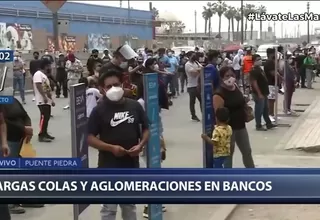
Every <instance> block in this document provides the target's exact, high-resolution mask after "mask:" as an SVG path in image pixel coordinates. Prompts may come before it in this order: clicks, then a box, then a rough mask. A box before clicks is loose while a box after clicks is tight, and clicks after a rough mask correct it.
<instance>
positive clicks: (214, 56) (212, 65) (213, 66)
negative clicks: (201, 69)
mask: <svg viewBox="0 0 320 220" xmlns="http://www.w3.org/2000/svg"><path fill="white" fill-rule="evenodd" d="M207 57H208V65H207V66H206V68H207V69H208V71H209V70H210V72H211V76H212V89H213V90H214V91H215V90H217V89H218V88H219V85H220V77H219V73H218V70H217V62H218V59H219V58H218V57H219V51H217V50H209V52H208V55H207Z"/></svg>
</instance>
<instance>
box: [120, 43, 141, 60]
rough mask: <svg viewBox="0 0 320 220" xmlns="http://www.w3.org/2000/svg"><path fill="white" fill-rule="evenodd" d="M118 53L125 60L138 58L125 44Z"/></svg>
mask: <svg viewBox="0 0 320 220" xmlns="http://www.w3.org/2000/svg"><path fill="white" fill-rule="evenodd" d="M118 52H119V53H120V54H121V55H122V56H123V57H124V58H125V59H126V60H131V59H133V58H135V57H137V56H139V55H138V54H137V53H136V52H134V50H133V49H132V48H131V47H130V46H129V45H128V44H125V45H123V46H121V47H120V49H119V50H118Z"/></svg>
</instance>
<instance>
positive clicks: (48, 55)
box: [41, 50, 54, 64]
mask: <svg viewBox="0 0 320 220" xmlns="http://www.w3.org/2000/svg"><path fill="white" fill-rule="evenodd" d="M41 59H42V60H43V59H47V60H49V61H50V62H51V64H53V63H54V59H53V57H52V56H51V54H49V51H48V50H45V51H44V55H43V56H42V57H41Z"/></svg>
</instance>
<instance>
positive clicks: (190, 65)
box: [185, 61, 201, 88]
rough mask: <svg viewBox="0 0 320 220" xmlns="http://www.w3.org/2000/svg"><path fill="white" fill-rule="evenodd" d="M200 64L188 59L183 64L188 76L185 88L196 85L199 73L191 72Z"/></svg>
mask: <svg viewBox="0 0 320 220" xmlns="http://www.w3.org/2000/svg"><path fill="white" fill-rule="evenodd" d="M200 67H201V65H200V64H199V63H197V62H190V61H188V62H187V63H186V65H185V71H186V74H187V78H188V83H187V88H193V87H197V86H198V78H199V76H200V75H196V76H192V75H191V72H193V71H195V70H198V69H199V68H200Z"/></svg>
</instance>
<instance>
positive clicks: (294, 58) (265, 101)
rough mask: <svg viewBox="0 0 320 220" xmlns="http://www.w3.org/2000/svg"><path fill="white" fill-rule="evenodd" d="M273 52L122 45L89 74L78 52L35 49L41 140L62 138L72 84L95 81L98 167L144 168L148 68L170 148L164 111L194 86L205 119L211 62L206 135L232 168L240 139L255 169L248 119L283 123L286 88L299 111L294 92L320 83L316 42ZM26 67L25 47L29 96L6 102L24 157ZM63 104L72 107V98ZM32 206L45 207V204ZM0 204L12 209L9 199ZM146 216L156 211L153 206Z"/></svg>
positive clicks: (18, 209)
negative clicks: (279, 117)
mask: <svg viewBox="0 0 320 220" xmlns="http://www.w3.org/2000/svg"><path fill="white" fill-rule="evenodd" d="M266 53H267V60H262V58H261V56H260V55H259V54H256V53H255V51H254V50H253V49H252V48H251V47H246V48H244V49H239V50H238V51H235V52H233V53H224V52H223V51H218V50H209V51H207V52H200V51H199V49H198V48H197V47H196V48H195V49H194V50H193V51H180V53H179V54H175V51H173V50H171V49H166V48H160V49H158V50H151V49H148V48H145V50H144V51H141V52H136V51H134V50H133V49H132V48H131V47H130V46H129V45H122V46H121V47H119V48H118V49H117V50H116V51H114V53H113V54H112V55H111V54H110V52H109V51H108V50H105V51H104V53H103V56H102V57H99V52H98V50H92V53H91V55H90V57H89V58H88V60H87V64H86V67H87V72H88V74H85V68H84V66H83V64H82V62H81V61H80V60H79V59H77V57H76V56H75V55H74V54H73V53H68V54H63V53H60V54H59V55H58V56H57V57H55V56H53V55H51V54H49V53H48V52H46V53H45V54H44V55H43V56H42V57H41V58H40V56H39V53H38V52H34V53H33V56H34V59H33V60H32V61H31V62H30V64H29V71H30V74H31V75H32V82H33V91H34V99H33V101H34V102H35V103H36V105H37V107H38V109H39V112H40V115H41V116H40V131H39V133H38V141H40V142H52V141H54V139H55V137H53V136H51V135H50V134H49V132H48V128H49V122H50V119H51V118H52V117H53V116H52V115H51V108H52V107H54V106H55V99H57V98H60V97H61V95H62V96H63V97H64V98H68V96H69V89H70V86H72V85H75V84H77V83H84V84H85V85H86V87H87V89H86V97H87V98H86V100H87V117H88V133H89V134H88V143H89V145H90V146H91V147H93V148H95V149H97V150H98V151H99V158H98V167H99V168H138V167H139V162H141V158H139V155H140V153H141V152H143V151H144V148H145V145H146V143H147V141H148V138H149V122H148V119H147V116H146V114H145V111H144V91H143V90H144V86H143V77H142V76H143V74H145V73H151V72H153V73H158V76H159V79H158V82H159V83H158V84H159V90H158V97H159V109H160V111H159V118H160V123H159V130H160V137H159V138H160V139H161V141H162V145H161V146H162V151H161V152H162V153H165V137H164V134H163V130H164V127H165V126H163V124H162V120H161V112H162V110H164V109H166V110H168V109H169V108H170V106H171V105H173V104H174V99H175V98H178V97H179V96H180V95H181V94H182V93H184V92H185V91H186V92H187V93H188V95H189V111H190V118H191V120H193V121H196V122H200V119H199V117H198V115H199V113H198V114H197V113H196V108H195V106H196V102H197V101H198V103H199V104H200V110H201V86H202V85H201V80H200V75H201V74H202V73H203V68H207V70H208V72H210V74H211V77H212V90H213V103H212V108H213V111H214V112H215V116H216V118H215V122H216V126H215V128H214V129H213V132H212V134H202V138H203V140H204V141H206V142H207V143H209V144H212V145H214V146H215V147H214V155H213V157H214V160H213V161H214V164H213V167H215V168H231V167H232V156H233V152H234V149H235V144H237V146H238V148H239V150H240V152H241V154H242V158H243V164H244V166H245V167H246V168H254V167H255V164H254V161H253V157H252V153H251V146H250V139H249V135H248V131H247V128H246V123H248V122H249V121H251V120H253V119H255V124H256V130H258V131H267V130H269V129H273V128H274V127H276V126H277V125H276V124H275V123H274V122H275V118H274V115H275V109H274V106H275V101H276V100H275V99H276V95H275V94H276V92H278V91H279V93H280V94H281V93H283V91H284V90H285V95H286V98H285V99H284V100H285V102H284V112H285V113H286V114H295V112H293V111H292V110H291V100H292V96H293V92H294V91H295V89H296V88H298V87H301V88H308V89H312V83H313V80H314V79H315V75H317V71H318V68H317V67H318V66H317V63H318V61H317V58H316V53H315V49H314V48H312V47H311V48H304V49H301V48H297V49H296V50H295V51H293V53H287V52H284V49H283V48H282V47H278V48H268V49H267V51H266ZM25 69H26V65H25V63H24V61H23V59H22V57H21V54H19V53H15V58H14V62H13V79H14V80H13V87H14V90H19V92H20V96H21V103H20V102H19V101H18V100H17V99H15V101H14V103H13V104H12V105H6V106H3V107H2V108H1V112H0V133H1V136H2V138H1V140H2V148H1V149H2V151H3V155H4V156H10V157H19V152H20V149H21V140H22V139H25V141H27V142H28V141H30V140H31V138H32V136H33V129H32V125H31V120H30V117H29V116H28V113H27V112H26V111H25V110H24V107H23V104H26V99H25V95H24V84H25V72H26V71H25ZM54 72H55V74H53V73H54ZM54 93H55V97H54ZM250 99H252V100H253V101H254V109H253V110H254V111H252V109H251V107H250V106H249V105H248V102H249V101H250ZM63 109H65V110H67V109H69V105H67V106H65V107H63ZM262 118H263V120H264V123H265V125H264V124H263V123H262ZM5 124H6V126H5ZM123 134H125V135H123ZM5 137H6V138H5ZM162 158H163V159H165V156H163V157H162ZM23 206H24V205H20V204H17V205H9V210H10V212H11V213H16V214H17V213H24V212H25V210H24V209H23ZM29 207H30V205H29ZM32 207H43V204H35V205H33V206H32ZM120 207H121V209H122V216H123V219H124V220H129V219H136V218H134V217H133V216H136V207H135V205H133V204H122V205H120ZM0 208H1V209H3V210H6V207H5V206H3V207H0ZM165 210H166V208H165V207H163V211H165ZM116 211H117V205H110V204H105V205H103V207H102V210H101V216H102V217H101V219H102V220H111V219H114V217H115V215H116ZM143 216H144V217H146V218H148V208H147V206H146V207H145V209H144V212H143ZM5 219H6V218H5Z"/></svg>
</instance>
